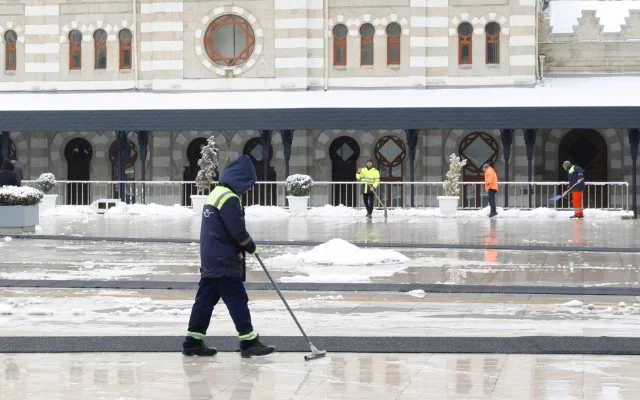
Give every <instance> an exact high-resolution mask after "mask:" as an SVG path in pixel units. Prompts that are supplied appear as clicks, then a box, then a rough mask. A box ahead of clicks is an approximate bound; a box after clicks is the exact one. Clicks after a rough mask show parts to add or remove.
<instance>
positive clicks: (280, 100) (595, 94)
mask: <svg viewBox="0 0 640 400" xmlns="http://www.w3.org/2000/svg"><path fill="white" fill-rule="evenodd" d="M639 106H640V77H638V76H617V77H571V78H569V77H567V78H545V79H544V81H543V82H542V83H541V84H539V85H538V86H536V87H474V88H442V89H389V90H384V89H359V90H329V91H326V92H325V91H253V92H241V91H233V92H225V91H217V92H206V93H204V92H178V91H176V92H130V91H127V92H100V93H95V92H56V93H52V92H37V93H36V92H34V93H24V92H20V93H0V110H3V111H75V110H77V111H91V110H99V111H119V110H147V111H152V110H251V109H265V110H270V109H271V110H273V109H329V108H331V109H335V108H341V109H353V108H369V109H372V108H373V109H385V108H450V107H463V108H464V107H468V108H476V107H478V108H479V107H494V108H506V107H525V108H527V107H543V108H546V107H560V108H561V107H639Z"/></svg>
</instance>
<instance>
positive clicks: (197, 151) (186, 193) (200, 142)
mask: <svg viewBox="0 0 640 400" xmlns="http://www.w3.org/2000/svg"><path fill="white" fill-rule="evenodd" d="M206 144H207V139H206V138H203V137H199V138H195V139H193V140H192V141H191V143H189V146H187V161H188V162H189V165H187V166H185V167H184V171H182V180H183V181H185V182H188V183H185V184H184V188H183V191H182V205H184V206H190V205H191V195H192V194H198V188H197V187H196V184H195V180H196V176H198V172H200V167H199V166H198V160H200V156H201V151H202V147H203V146H206Z"/></svg>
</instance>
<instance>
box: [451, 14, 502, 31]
mask: <svg viewBox="0 0 640 400" xmlns="http://www.w3.org/2000/svg"><path fill="white" fill-rule="evenodd" d="M463 22H468V23H470V24H471V26H473V33H474V35H484V27H485V26H486V25H487V24H488V23H489V22H497V23H498V24H499V25H500V35H505V36H508V35H509V19H508V18H506V17H505V16H503V15H500V14H498V13H486V14H484V15H483V16H481V17H480V18H477V17H472V16H470V15H469V14H468V13H463V14H460V15H456V16H455V17H453V18H451V19H450V20H449V36H456V35H457V34H458V26H460V24H461V23H463Z"/></svg>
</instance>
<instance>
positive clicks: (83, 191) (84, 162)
mask: <svg viewBox="0 0 640 400" xmlns="http://www.w3.org/2000/svg"><path fill="white" fill-rule="evenodd" d="M64 157H65V159H66V160H67V180H68V181H85V182H88V181H89V180H90V179H91V159H92V158H93V148H92V147H91V144H90V143H89V141H87V140H86V139H83V138H75V139H72V140H71V141H70V142H69V143H67V146H66V147H65V148H64ZM90 202H91V201H90V199H89V184H88V183H76V182H70V183H68V184H67V204H69V205H87V204H89V203H90Z"/></svg>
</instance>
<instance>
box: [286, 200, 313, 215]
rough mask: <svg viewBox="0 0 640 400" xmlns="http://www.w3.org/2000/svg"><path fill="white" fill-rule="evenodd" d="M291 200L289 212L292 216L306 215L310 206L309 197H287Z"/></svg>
mask: <svg viewBox="0 0 640 400" xmlns="http://www.w3.org/2000/svg"><path fill="white" fill-rule="evenodd" d="M287 200H289V212H290V213H291V214H294V215H296V214H304V213H306V212H307V207H308V206H309V196H287Z"/></svg>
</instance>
